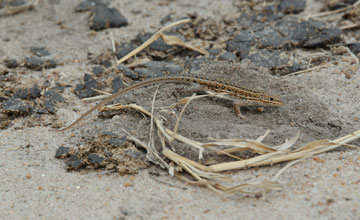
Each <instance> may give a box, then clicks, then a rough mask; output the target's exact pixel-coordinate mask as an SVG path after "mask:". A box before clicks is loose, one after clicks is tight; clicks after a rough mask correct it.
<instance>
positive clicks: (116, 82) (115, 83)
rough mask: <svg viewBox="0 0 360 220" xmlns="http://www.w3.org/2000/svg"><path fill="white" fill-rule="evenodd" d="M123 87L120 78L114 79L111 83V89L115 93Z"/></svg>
mask: <svg viewBox="0 0 360 220" xmlns="http://www.w3.org/2000/svg"><path fill="white" fill-rule="evenodd" d="M123 86H124V84H123V81H122V80H121V78H120V77H119V76H117V77H115V79H113V81H112V82H111V88H112V92H113V93H116V92H117V91H119V89H121V88H122V87H123Z"/></svg>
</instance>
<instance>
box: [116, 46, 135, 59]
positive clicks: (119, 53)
mask: <svg viewBox="0 0 360 220" xmlns="http://www.w3.org/2000/svg"><path fill="white" fill-rule="evenodd" d="M135 48H136V46H135V45H133V44H121V45H120V46H118V47H117V48H116V58H118V59H121V58H123V57H124V56H126V55H128V54H129V53H130V52H131V51H133V50H134V49H135Z"/></svg>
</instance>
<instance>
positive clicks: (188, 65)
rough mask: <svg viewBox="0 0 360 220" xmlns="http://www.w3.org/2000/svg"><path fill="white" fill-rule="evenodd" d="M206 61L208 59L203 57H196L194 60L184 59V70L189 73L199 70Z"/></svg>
mask: <svg viewBox="0 0 360 220" xmlns="http://www.w3.org/2000/svg"><path fill="white" fill-rule="evenodd" d="M207 61H208V59H207V58H205V57H197V58H196V59H186V61H185V67H184V68H185V69H188V70H190V72H194V71H197V70H200V69H201V65H202V64H203V63H204V62H207Z"/></svg>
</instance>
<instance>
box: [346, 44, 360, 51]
mask: <svg viewBox="0 0 360 220" xmlns="http://www.w3.org/2000/svg"><path fill="white" fill-rule="evenodd" d="M349 49H350V50H351V52H353V53H354V54H358V53H360V42H357V43H354V44H352V45H350V46H349Z"/></svg>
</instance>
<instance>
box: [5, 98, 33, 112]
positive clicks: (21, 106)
mask: <svg viewBox="0 0 360 220" xmlns="http://www.w3.org/2000/svg"><path fill="white" fill-rule="evenodd" d="M1 107H2V109H3V110H4V111H5V112H6V113H10V114H15V115H28V114H30V113H31V111H32V106H30V105H29V104H25V103H24V102H23V101H21V99H18V98H15V97H12V98H10V99H9V100H7V101H4V102H3V103H2V104H1Z"/></svg>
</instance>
